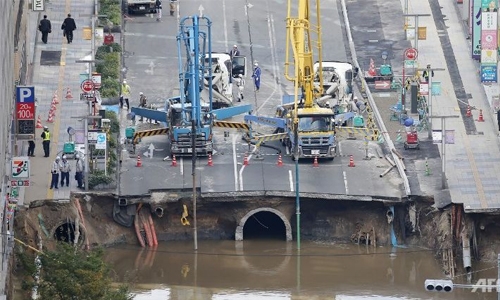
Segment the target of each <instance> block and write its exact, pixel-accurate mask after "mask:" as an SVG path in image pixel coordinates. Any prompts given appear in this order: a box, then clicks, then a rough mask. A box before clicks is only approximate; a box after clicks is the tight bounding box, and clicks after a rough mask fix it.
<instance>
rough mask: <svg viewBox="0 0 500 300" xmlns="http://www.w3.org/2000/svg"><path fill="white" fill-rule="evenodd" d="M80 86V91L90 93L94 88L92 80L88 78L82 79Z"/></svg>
mask: <svg viewBox="0 0 500 300" xmlns="http://www.w3.org/2000/svg"><path fill="white" fill-rule="evenodd" d="M80 87H81V88H82V92H84V93H90V92H92V91H93V90H94V82H92V80H90V79H87V80H84V81H83V82H82V84H81V86H80Z"/></svg>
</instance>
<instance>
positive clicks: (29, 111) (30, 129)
mask: <svg viewBox="0 0 500 300" xmlns="http://www.w3.org/2000/svg"><path fill="white" fill-rule="evenodd" d="M16 125H17V126H16V133H17V134H30V135H32V134H35V87H33V86H17V87H16Z"/></svg>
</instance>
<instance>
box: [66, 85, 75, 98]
mask: <svg viewBox="0 0 500 300" xmlns="http://www.w3.org/2000/svg"><path fill="white" fill-rule="evenodd" d="M66 99H73V95H71V90H70V89H69V88H68V89H67V90H66Z"/></svg>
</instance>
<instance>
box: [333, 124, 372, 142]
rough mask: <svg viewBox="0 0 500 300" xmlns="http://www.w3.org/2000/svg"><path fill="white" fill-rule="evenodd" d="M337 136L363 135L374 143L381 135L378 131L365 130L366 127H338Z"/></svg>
mask: <svg viewBox="0 0 500 300" xmlns="http://www.w3.org/2000/svg"><path fill="white" fill-rule="evenodd" d="M335 130H336V132H337V134H342V133H346V134H348V135H350V136H353V135H361V136H363V137H369V138H370V140H372V141H377V140H378V136H379V135H380V131H379V130H378V129H375V128H373V129H370V128H365V127H359V128H358V127H337V128H336V129H335Z"/></svg>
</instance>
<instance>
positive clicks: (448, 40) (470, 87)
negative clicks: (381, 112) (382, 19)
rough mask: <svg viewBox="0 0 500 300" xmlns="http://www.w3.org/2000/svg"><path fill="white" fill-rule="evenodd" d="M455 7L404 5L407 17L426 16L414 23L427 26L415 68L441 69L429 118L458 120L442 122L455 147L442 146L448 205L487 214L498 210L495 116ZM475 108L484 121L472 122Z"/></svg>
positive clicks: (446, 2)
mask: <svg viewBox="0 0 500 300" xmlns="http://www.w3.org/2000/svg"><path fill="white" fill-rule="evenodd" d="M455 2H456V1H455V0H440V1H439V3H438V2H437V1H416V0H410V1H409V10H408V13H409V14H432V16H431V17H420V18H419V26H426V27H427V39H426V40H420V41H419V42H418V51H419V55H418V61H419V64H420V67H424V66H425V65H427V64H431V66H432V67H433V68H444V69H446V71H436V72H435V76H434V78H433V80H434V81H440V82H441V95H437V96H433V98H432V114H433V115H434V116H437V115H439V116H450V115H456V116H460V117H459V118H457V119H448V120H446V129H447V130H448V129H449V130H455V144H453V145H447V146H446V158H445V161H446V176H447V179H448V187H449V190H450V194H451V198H452V201H453V202H454V203H463V204H464V208H465V211H466V212H488V211H493V210H497V209H500V166H499V164H498V162H500V144H499V138H498V135H497V133H498V131H497V128H496V126H497V125H496V116H495V115H494V112H493V110H492V109H491V108H490V106H489V103H488V100H487V98H486V94H485V90H484V88H483V86H482V84H481V82H480V78H479V72H478V69H477V66H476V63H475V62H474V61H473V60H472V59H471V55H470V45H469V40H467V39H466V37H467V35H466V32H465V31H464V28H463V26H462V21H461V19H460V18H459V15H458V13H459V10H457V7H456V5H457V4H456V3H455ZM431 4H432V5H431ZM402 5H403V7H404V1H402ZM440 6H441V9H440ZM443 20H444V21H443ZM445 26H446V27H445ZM462 85H463V89H462V88H461V86H462ZM457 99H458V100H457ZM462 102H463V103H467V102H468V104H470V106H472V107H476V108H477V110H473V111H472V113H473V117H472V118H467V117H466V116H465V110H466V109H467V105H466V104H463V103H462ZM479 109H482V110H483V114H484V118H485V122H478V121H477V119H478V116H479ZM432 123H433V124H432V125H433V129H441V121H440V120H439V119H434V120H433V122H432ZM421 138H424V137H421ZM425 138H427V134H425ZM439 147H440V151H441V156H442V149H441V146H439ZM436 184H440V182H438V183H436Z"/></svg>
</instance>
